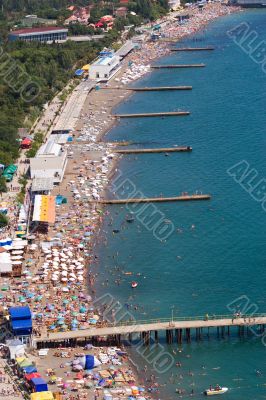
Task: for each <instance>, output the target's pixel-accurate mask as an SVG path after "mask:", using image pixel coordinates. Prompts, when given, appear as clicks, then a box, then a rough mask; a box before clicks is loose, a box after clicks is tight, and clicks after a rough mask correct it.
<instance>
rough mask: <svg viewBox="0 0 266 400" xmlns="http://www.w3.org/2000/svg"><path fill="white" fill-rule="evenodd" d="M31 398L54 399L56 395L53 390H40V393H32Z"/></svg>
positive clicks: (39, 399) (37, 399) (32, 399)
mask: <svg viewBox="0 0 266 400" xmlns="http://www.w3.org/2000/svg"><path fill="white" fill-rule="evenodd" d="M30 399H31V400H54V396H53V393H52V392H39V393H31V395H30Z"/></svg>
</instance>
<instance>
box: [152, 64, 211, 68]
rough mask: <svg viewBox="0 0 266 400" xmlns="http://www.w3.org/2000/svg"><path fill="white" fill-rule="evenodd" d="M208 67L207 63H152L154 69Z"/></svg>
mask: <svg viewBox="0 0 266 400" xmlns="http://www.w3.org/2000/svg"><path fill="white" fill-rule="evenodd" d="M203 67H206V65H205V64H169V65H151V68H153V69H163V68H168V69H169V68H203Z"/></svg>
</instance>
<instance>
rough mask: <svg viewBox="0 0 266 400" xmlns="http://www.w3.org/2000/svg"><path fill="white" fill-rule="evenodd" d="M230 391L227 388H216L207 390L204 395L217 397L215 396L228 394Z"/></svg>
mask: <svg viewBox="0 0 266 400" xmlns="http://www.w3.org/2000/svg"><path fill="white" fill-rule="evenodd" d="M227 391H228V388H227V387H221V386H219V387H215V388H213V389H211V388H210V389H206V390H205V391H204V394H205V395H206V396H215V395H217V394H224V393H226V392H227Z"/></svg>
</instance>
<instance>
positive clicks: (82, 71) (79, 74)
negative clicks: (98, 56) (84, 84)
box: [75, 69, 84, 76]
mask: <svg viewBox="0 0 266 400" xmlns="http://www.w3.org/2000/svg"><path fill="white" fill-rule="evenodd" d="M83 74H84V70H83V69H77V70H76V71H75V75H76V76H82V75H83Z"/></svg>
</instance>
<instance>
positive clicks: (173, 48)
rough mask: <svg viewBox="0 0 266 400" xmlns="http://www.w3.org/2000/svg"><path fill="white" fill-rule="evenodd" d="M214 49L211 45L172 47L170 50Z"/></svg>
mask: <svg viewBox="0 0 266 400" xmlns="http://www.w3.org/2000/svg"><path fill="white" fill-rule="evenodd" d="M210 50H214V47H213V46H207V47H172V48H171V51H210Z"/></svg>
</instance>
